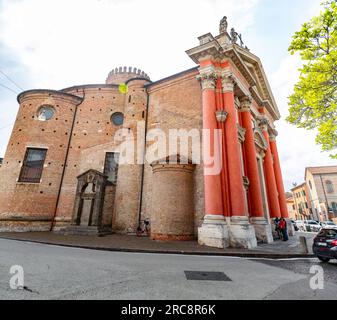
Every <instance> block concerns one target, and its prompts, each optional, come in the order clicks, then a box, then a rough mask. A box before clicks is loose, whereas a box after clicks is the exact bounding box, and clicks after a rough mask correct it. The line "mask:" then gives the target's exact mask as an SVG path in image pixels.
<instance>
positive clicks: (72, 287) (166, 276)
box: [0, 239, 337, 300]
mask: <svg viewBox="0 0 337 320" xmlns="http://www.w3.org/2000/svg"><path fill="white" fill-rule="evenodd" d="M316 264H318V265H320V266H321V264H320V263H319V262H318V261H317V260H316V259H307V260H306V259H303V260H283V261H272V260H257V259H242V258H229V257H209V256H183V255H161V254H134V253H118V252H104V251H95V250H85V249H77V248H64V247H57V246H48V245H42V244H36V243H26V242H17V241H12V240H4V239H0V299H125V300H128V299H200V300H204V299H231V300H233V299H234V300H236V299H335V298H336V296H337V278H336V271H337V269H336V268H337V264H334V263H332V264H329V265H325V266H324V269H325V280H326V281H325V285H324V286H325V288H324V290H316V291H315V290H312V289H310V286H309V283H310V277H312V276H313V275H310V274H309V269H310V267H311V266H312V265H316ZM12 265H21V266H22V267H23V269H24V280H25V283H24V285H25V286H26V287H27V288H26V289H27V290H12V289H10V286H9V279H10V277H11V275H10V274H9V270H10V267H11V266H12ZM185 271H203V273H204V274H205V272H210V271H214V272H223V273H225V275H226V276H227V277H229V278H230V280H231V281H195V280H187V278H186V275H185Z"/></svg>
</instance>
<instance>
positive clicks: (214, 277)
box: [185, 271, 232, 281]
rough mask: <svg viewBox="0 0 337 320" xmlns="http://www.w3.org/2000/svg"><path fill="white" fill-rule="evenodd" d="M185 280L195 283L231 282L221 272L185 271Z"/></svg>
mask: <svg viewBox="0 0 337 320" xmlns="http://www.w3.org/2000/svg"><path fill="white" fill-rule="evenodd" d="M185 276H186V279H187V280H197V281H232V280H231V279H230V278H228V277H227V276H226V275H225V274H224V273H223V272H209V271H185Z"/></svg>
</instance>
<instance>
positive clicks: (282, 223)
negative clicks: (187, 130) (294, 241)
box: [279, 218, 289, 241]
mask: <svg viewBox="0 0 337 320" xmlns="http://www.w3.org/2000/svg"><path fill="white" fill-rule="evenodd" d="M279 228H280V230H281V232H282V237H283V241H288V240H289V237H288V228H287V221H286V220H285V219H284V218H282V219H281V221H280V222H279Z"/></svg>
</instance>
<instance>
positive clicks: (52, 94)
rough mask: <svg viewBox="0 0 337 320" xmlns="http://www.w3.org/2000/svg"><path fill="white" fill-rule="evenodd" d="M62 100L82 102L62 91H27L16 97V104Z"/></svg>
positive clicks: (80, 99)
mask: <svg viewBox="0 0 337 320" xmlns="http://www.w3.org/2000/svg"><path fill="white" fill-rule="evenodd" d="M46 98H48V99H63V100H64V101H66V102H69V103H73V104H76V103H80V102H82V101H83V98H81V97H78V96H75V95H73V94H69V93H65V92H62V91H56V90H49V89H36V90H28V91H24V92H22V93H20V94H19V95H18V97H17V100H18V103H20V104H21V103H23V102H24V101H26V100H34V99H46Z"/></svg>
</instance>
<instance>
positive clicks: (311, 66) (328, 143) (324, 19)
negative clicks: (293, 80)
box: [287, 0, 337, 159]
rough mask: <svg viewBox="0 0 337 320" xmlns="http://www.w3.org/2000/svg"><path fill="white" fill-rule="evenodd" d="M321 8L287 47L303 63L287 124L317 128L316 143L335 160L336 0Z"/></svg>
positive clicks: (336, 129) (336, 101) (336, 86)
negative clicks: (297, 55)
mask: <svg viewBox="0 0 337 320" xmlns="http://www.w3.org/2000/svg"><path fill="white" fill-rule="evenodd" d="M322 6H323V10H322V11H321V13H320V15H319V16H316V17H314V18H312V19H311V21H309V22H307V23H304V24H303V26H302V29H301V30H300V31H298V32H296V33H295V35H294V36H293V39H292V42H291V45H290V47H289V51H290V52H291V54H295V53H299V54H300V56H301V58H302V60H303V62H304V63H303V67H302V68H301V69H300V72H301V75H300V79H299V81H298V83H297V84H296V85H295V88H294V93H293V94H292V95H291V96H290V97H289V104H290V109H289V112H290V115H289V116H288V118H287V121H288V122H290V123H292V124H294V125H296V126H297V127H299V128H305V129H309V130H311V129H317V132H318V133H317V137H316V142H317V143H318V144H319V145H321V146H322V149H323V150H324V151H330V152H331V153H332V154H331V157H332V158H335V159H337V154H336V150H337V0H330V1H327V2H325V3H323V4H322Z"/></svg>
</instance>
